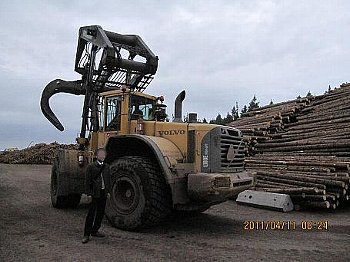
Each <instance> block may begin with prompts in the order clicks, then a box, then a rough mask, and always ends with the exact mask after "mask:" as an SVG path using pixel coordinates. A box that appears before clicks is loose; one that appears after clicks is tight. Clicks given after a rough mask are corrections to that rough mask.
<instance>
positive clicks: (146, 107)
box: [130, 95, 155, 121]
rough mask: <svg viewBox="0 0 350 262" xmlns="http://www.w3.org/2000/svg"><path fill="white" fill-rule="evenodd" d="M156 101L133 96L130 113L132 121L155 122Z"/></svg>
mask: <svg viewBox="0 0 350 262" xmlns="http://www.w3.org/2000/svg"><path fill="white" fill-rule="evenodd" d="M154 104H155V101H154V100H152V99H148V98H146V97H142V96H135V95H132V96H131V101H130V113H131V119H132V120H135V119H138V118H143V120H146V121H147V120H154Z"/></svg>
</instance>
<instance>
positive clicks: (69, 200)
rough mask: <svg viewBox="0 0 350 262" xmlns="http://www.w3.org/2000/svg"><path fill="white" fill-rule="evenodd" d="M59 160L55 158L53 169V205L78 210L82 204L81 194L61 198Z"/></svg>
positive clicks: (51, 189) (51, 190)
mask: <svg viewBox="0 0 350 262" xmlns="http://www.w3.org/2000/svg"><path fill="white" fill-rule="evenodd" d="M58 167H59V159H58V158H55V161H54V163H53V166H52V169H51V188H50V195H51V203H52V206H53V207H55V208H76V207H77V206H78V205H79V203H80V198H81V194H70V195H68V196H59V195H58V192H59V186H60V174H59V168H58Z"/></svg>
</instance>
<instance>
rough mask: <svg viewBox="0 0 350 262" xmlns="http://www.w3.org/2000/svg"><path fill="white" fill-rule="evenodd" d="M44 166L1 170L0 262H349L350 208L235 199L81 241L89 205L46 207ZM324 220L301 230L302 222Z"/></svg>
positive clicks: (47, 180) (47, 179) (105, 228)
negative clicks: (277, 224) (251, 225)
mask: <svg viewBox="0 0 350 262" xmlns="http://www.w3.org/2000/svg"><path fill="white" fill-rule="evenodd" d="M49 174H50V166H37V165H6V164H1V165H0V261H165V260H166V261H168V260H171V261H194V260H197V261H198V260H206V261H224V260H227V261H333V262H335V261H337V262H338V261H350V216H349V215H350V207H343V208H340V209H337V210H336V211H335V212H327V211H326V212H325V211H322V212H321V211H313V212H311V211H309V212H291V213H279V212H275V211H270V210H262V209H256V208H253V207H247V206H239V205H237V204H236V203H235V202H233V201H228V202H226V203H223V204H221V205H217V206H214V207H212V208H210V209H209V210H208V211H206V212H205V213H203V214H200V215H198V216H194V217H179V216H173V217H170V218H169V220H168V221H166V222H164V223H163V224H161V225H159V226H157V227H155V228H152V229H148V230H145V231H143V232H125V231H121V230H118V229H115V228H113V227H111V226H110V225H109V223H108V221H107V220H105V221H104V223H103V226H102V231H103V232H104V233H105V234H106V235H107V237H106V238H103V239H95V238H94V239H92V241H90V242H89V243H88V244H85V245H83V244H81V238H82V232H83V224H84V220H85V215H86V212H87V204H88V203H87V200H86V198H83V199H82V202H81V204H80V206H79V208H77V209H74V210H58V209H54V208H53V207H52V206H51V205H50V199H49V184H50V176H49ZM257 220H258V221H295V222H296V229H290V230H286V227H285V228H284V230H271V229H268V230H245V229H244V226H243V225H244V221H257ZM305 220H311V221H325V220H327V221H329V229H328V230H327V231H326V230H317V229H311V230H303V229H301V226H300V223H301V221H305Z"/></svg>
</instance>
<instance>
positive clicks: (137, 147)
mask: <svg viewBox="0 0 350 262" xmlns="http://www.w3.org/2000/svg"><path fill="white" fill-rule="evenodd" d="M106 150H107V159H106V162H108V163H111V162H112V161H113V160H114V159H116V158H118V157H120V156H125V155H144V156H149V157H151V158H152V159H154V160H156V162H157V163H158V164H159V167H160V168H161V170H162V171H163V174H164V176H165V179H166V181H167V183H168V184H173V183H174V179H175V178H174V174H173V172H172V171H171V169H172V168H173V167H174V165H176V163H178V161H182V160H183V158H184V157H183V155H182V153H181V152H180V150H179V149H178V148H177V146H175V144H173V143H172V142H171V141H169V140H167V139H165V138H163V137H155V136H145V135H139V134H132V135H118V136H115V137H110V138H109V139H108V141H107V145H106Z"/></svg>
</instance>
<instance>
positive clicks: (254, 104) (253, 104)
mask: <svg viewBox="0 0 350 262" xmlns="http://www.w3.org/2000/svg"><path fill="white" fill-rule="evenodd" d="M330 90H331V87H330V86H329V87H328V92H329V91H330ZM325 93H327V91H326V92H325ZM306 96H312V94H311V92H310V91H309V92H308V93H307V94H306ZM297 98H301V96H300V95H299V96H298V97H297ZM259 103H260V102H259V100H258V99H257V97H256V95H254V97H253V98H252V100H251V101H250V102H249V103H248V105H244V106H243V107H242V109H241V110H239V107H238V102H236V103H235V105H234V106H233V107H232V109H231V112H227V114H226V116H224V117H223V115H222V114H221V113H218V115H217V116H216V118H215V119H211V120H209V123H210V124H218V125H227V124H229V123H231V122H233V121H234V120H237V119H238V118H240V117H241V116H242V114H244V113H247V112H250V111H252V110H255V109H257V108H259V107H260V105H259ZM270 105H273V101H272V100H271V102H270ZM202 123H208V120H207V119H206V118H203V120H202Z"/></svg>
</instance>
